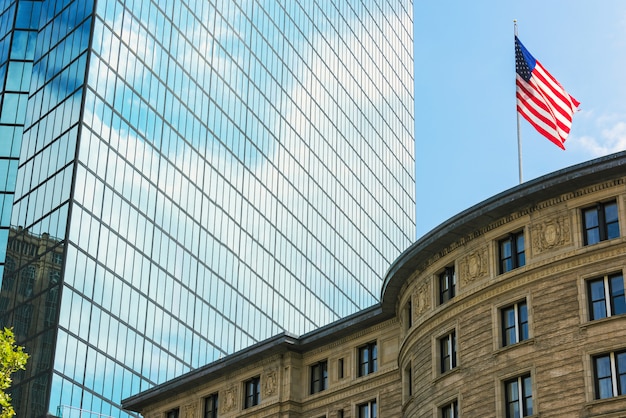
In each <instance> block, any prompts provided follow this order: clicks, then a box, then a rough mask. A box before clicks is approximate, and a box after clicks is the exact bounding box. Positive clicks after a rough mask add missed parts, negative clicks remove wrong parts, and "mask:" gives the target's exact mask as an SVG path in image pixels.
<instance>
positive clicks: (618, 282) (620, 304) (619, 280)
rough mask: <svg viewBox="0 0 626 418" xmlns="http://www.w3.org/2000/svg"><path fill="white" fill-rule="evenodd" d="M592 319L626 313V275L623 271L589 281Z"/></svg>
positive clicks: (588, 289) (588, 292)
mask: <svg viewBox="0 0 626 418" xmlns="http://www.w3.org/2000/svg"><path fill="white" fill-rule="evenodd" d="M587 294H588V295H589V318H590V320H592V321H593V320H595V319H602V318H608V317H610V316H613V315H620V314H623V313H626V297H624V276H623V275H622V274H621V273H617V274H613V275H610V276H604V277H601V278H598V279H593V280H588V281H587Z"/></svg>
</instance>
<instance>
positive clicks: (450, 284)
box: [439, 266, 456, 305]
mask: <svg viewBox="0 0 626 418" xmlns="http://www.w3.org/2000/svg"><path fill="white" fill-rule="evenodd" d="M455 294H456V274H455V272H454V266H450V267H446V268H445V269H444V270H443V272H442V273H441V274H439V304H440V305H441V304H443V303H446V302H447V301H449V300H450V299H452V298H453V297H454V295H455Z"/></svg>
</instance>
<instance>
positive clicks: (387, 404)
mask: <svg viewBox="0 0 626 418" xmlns="http://www.w3.org/2000/svg"><path fill="white" fill-rule="evenodd" d="M625 224H626V153H625V152H622V153H618V154H614V155H611V156H608V157H603V158H600V159H597V160H593V161H590V162H587V163H584V164H580V165H577V166H574V167H570V168H568V169H564V170H561V171H558V172H555V173H552V174H549V175H547V176H544V177H541V178H539V179H536V180H532V181H529V182H527V183H524V184H522V185H519V186H517V187H514V188H512V189H510V190H507V191H505V192H503V193H501V194H499V195H496V196H494V197H492V198H490V199H487V200H486V201H484V202H482V203H480V204H478V205H476V206H474V207H472V208H469V209H468V210H466V211H464V212H462V213H460V214H458V215H456V216H455V217H453V218H451V219H449V220H448V221H446V222H445V223H443V224H442V225H440V226H438V227H437V228H435V229H434V230H432V231H431V232H430V233H429V234H427V235H425V236H424V237H422V238H421V239H419V240H418V241H417V242H415V243H414V244H413V245H412V246H411V247H409V248H408V249H407V250H406V251H405V252H404V253H403V254H402V255H401V256H400V257H399V258H398V259H397V260H396V261H395V262H394V263H393V264H392V265H391V267H390V268H389V270H388V273H387V275H386V277H385V279H384V284H383V288H382V292H381V302H380V304H378V305H376V306H374V307H372V308H370V309H367V310H364V311H361V312H359V313H357V314H355V315H353V316H351V317H348V318H345V319H343V320H341V321H338V322H335V323H333V324H331V325H328V326H326V327H324V328H321V329H319V330H316V331H314V332H311V333H309V334H307V335H304V336H301V337H292V336H289V335H286V334H283V335H280V336H277V337H274V338H272V339H269V340H266V341H264V342H262V343H260V344H257V345H255V346H253V347H250V348H249V349H246V350H243V351H241V352H238V353H235V354H233V355H231V356H228V357H225V358H223V359H221V360H219V361H217V362H214V363H211V364H209V365H207V366H204V367H202V368H200V369H197V370H195V371H192V372H190V373H188V374H186V375H183V376H181V377H179V378H177V379H174V380H172V381H170V382H167V383H165V384H163V385H160V386H157V387H155V388H153V389H150V390H148V391H145V392H142V393H140V394H137V395H135V396H133V397H131V398H128V399H126V400H125V401H124V402H123V407H124V408H126V409H129V410H132V411H138V412H141V413H142V415H143V416H144V417H147V418H156V417H159V418H165V417H167V418H170V417H181V418H182V417H184V418H187V417H215V416H220V417H268V416H273V417H328V418H335V417H346V418H347V417H374V416H375V417H459V416H462V417H503V418H504V417H523V416H534V417H538V416H541V417H603V418H616V417H626V315H624V314H626V299H625V297H624V278H623V275H624V274H623V272H624V265H625V261H626V238H624V232H623V230H624V225H625ZM213 406H215V411H216V414H212V413H211V411H212V409H211V408H213Z"/></svg>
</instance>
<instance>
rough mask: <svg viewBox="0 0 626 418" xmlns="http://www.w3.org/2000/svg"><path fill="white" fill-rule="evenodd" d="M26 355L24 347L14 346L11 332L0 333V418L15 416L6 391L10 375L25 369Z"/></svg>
mask: <svg viewBox="0 0 626 418" xmlns="http://www.w3.org/2000/svg"><path fill="white" fill-rule="evenodd" d="M27 360H28V354H26V353H25V352H24V347H18V346H17V345H16V344H15V336H14V335H13V330H12V329H9V328H5V329H4V331H0V418H9V417H12V416H14V415H15V410H13V407H12V406H11V397H10V396H9V394H8V393H6V390H7V389H8V388H9V387H10V386H11V374H13V373H15V372H16V371H18V370H24V369H26V361H27Z"/></svg>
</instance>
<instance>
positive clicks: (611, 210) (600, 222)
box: [583, 200, 619, 245]
mask: <svg viewBox="0 0 626 418" xmlns="http://www.w3.org/2000/svg"><path fill="white" fill-rule="evenodd" d="M583 230H584V232H585V236H584V238H585V245H592V244H596V243H598V242H600V241H605V240H608V239H613V238H617V237H619V221H618V219H617V202H616V201H615V200H613V201H612V202H605V203H598V204H596V205H595V206H593V207H590V208H586V209H583Z"/></svg>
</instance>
